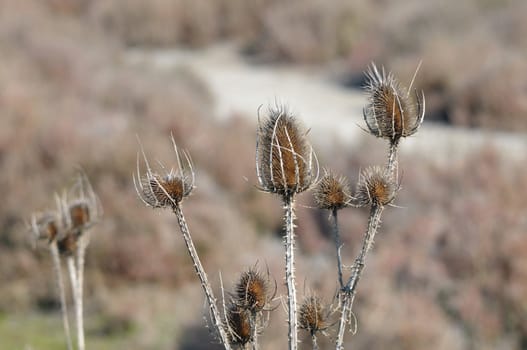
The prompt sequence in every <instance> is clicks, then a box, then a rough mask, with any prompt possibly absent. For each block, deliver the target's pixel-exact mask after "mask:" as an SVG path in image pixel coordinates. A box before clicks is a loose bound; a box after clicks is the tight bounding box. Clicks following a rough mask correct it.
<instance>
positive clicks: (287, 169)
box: [256, 107, 317, 196]
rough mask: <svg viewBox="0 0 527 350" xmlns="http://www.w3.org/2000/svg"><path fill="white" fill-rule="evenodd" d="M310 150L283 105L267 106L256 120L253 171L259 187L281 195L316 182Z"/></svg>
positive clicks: (298, 191) (298, 190)
mask: <svg viewBox="0 0 527 350" xmlns="http://www.w3.org/2000/svg"><path fill="white" fill-rule="evenodd" d="M313 157H314V154H313V150H312V148H311V146H310V145H309V143H308V141H307V137H306V131H304V130H303V128H302V127H301V126H300V124H299V123H298V121H297V120H296V119H295V117H293V116H292V115H291V114H290V113H289V112H288V110H287V109H286V108H285V107H278V108H275V109H272V108H270V109H269V115H268V116H267V117H266V118H265V119H264V120H263V121H260V122H259V125H258V135H257V143H256V172H257V176H258V181H259V184H260V187H261V189H262V190H264V191H266V192H270V193H277V194H279V195H282V196H287V195H292V194H294V193H300V192H303V191H305V190H307V189H308V188H309V187H310V186H311V185H312V184H313V182H315V181H316V177H317V174H316V173H317V169H316V164H314V162H313Z"/></svg>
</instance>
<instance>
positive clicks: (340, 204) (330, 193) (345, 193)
mask: <svg viewBox="0 0 527 350" xmlns="http://www.w3.org/2000/svg"><path fill="white" fill-rule="evenodd" d="M313 196H314V198H315V204H316V206H317V207H318V208H320V209H330V210H334V209H337V210H338V209H341V208H344V207H345V206H346V205H347V204H348V202H349V200H350V198H351V196H350V186H349V182H348V180H347V179H346V178H345V177H344V176H336V175H335V174H333V173H332V172H329V171H326V172H325V175H324V176H323V177H322V179H321V180H320V181H319V182H318V184H317V186H316V187H315V190H314V193H313Z"/></svg>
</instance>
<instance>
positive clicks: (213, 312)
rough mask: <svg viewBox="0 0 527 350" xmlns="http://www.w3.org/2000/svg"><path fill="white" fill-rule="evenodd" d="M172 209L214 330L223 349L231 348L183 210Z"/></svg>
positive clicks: (175, 207)
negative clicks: (208, 309) (204, 298)
mask: <svg viewBox="0 0 527 350" xmlns="http://www.w3.org/2000/svg"><path fill="white" fill-rule="evenodd" d="M172 209H173V211H174V214H175V215H176V217H177V220H178V224H179V228H180V229H181V233H182V234H183V239H184V240H185V244H186V246H187V250H188V252H189V254H190V257H191V259H192V262H193V264H194V269H195V270H196V274H197V275H198V278H199V280H200V282H201V287H202V288H203V291H204V292H205V296H206V298H207V302H208V304H209V308H210V316H211V318H212V323H213V324H214V327H215V328H216V331H217V332H218V334H219V336H220V341H221V343H222V344H223V346H224V347H225V349H226V350H231V346H230V344H229V338H228V336H227V333H226V332H225V329H224V327H223V325H222V323H221V316H220V312H219V310H218V306H217V305H216V298H215V297H214V293H213V292H212V288H211V286H210V283H209V281H208V278H207V274H206V273H205V270H204V269H203V265H201V261H200V260H199V256H198V252H197V251H196V248H195V247H194V243H193V241H192V237H191V236H190V230H189V228H188V225H187V222H186V220H185V216H184V215H183V211H182V210H181V206H180V205H174V206H173V208H172Z"/></svg>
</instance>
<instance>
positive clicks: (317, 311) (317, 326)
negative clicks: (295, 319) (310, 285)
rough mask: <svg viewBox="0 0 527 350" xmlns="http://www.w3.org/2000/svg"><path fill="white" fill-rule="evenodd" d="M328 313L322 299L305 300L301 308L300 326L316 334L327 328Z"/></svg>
mask: <svg viewBox="0 0 527 350" xmlns="http://www.w3.org/2000/svg"><path fill="white" fill-rule="evenodd" d="M326 321H327V313H325V311H324V306H323V304H322V301H321V300H320V298H318V297H316V296H310V297H307V298H306V299H304V302H303V303H302V305H301V306H300V313H299V326H300V328H301V329H305V330H306V331H308V332H310V333H311V334H315V333H317V332H319V331H322V330H324V329H326V328H327V324H326Z"/></svg>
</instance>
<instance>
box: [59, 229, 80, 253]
mask: <svg viewBox="0 0 527 350" xmlns="http://www.w3.org/2000/svg"><path fill="white" fill-rule="evenodd" d="M78 239H79V237H78V236H77V235H75V234H73V233H68V234H66V235H65V236H64V237H63V238H61V239H59V240H58V241H57V246H58V248H59V252H60V254H62V255H65V256H73V255H74V254H75V251H76V250H77V242H78Z"/></svg>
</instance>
